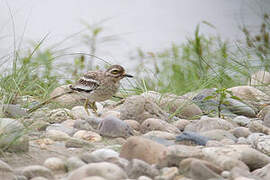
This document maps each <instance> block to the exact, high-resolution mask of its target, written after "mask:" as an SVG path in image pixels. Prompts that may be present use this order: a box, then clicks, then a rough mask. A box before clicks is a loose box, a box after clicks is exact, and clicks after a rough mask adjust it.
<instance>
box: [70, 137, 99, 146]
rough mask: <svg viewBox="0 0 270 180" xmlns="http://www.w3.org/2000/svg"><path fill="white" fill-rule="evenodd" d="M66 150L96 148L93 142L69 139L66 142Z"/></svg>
mask: <svg viewBox="0 0 270 180" xmlns="http://www.w3.org/2000/svg"><path fill="white" fill-rule="evenodd" d="M65 147H66V148H82V147H94V145H93V144H92V143H91V142H88V141H85V140H83V139H77V138H69V139H68V140H67V141H66V142H65Z"/></svg>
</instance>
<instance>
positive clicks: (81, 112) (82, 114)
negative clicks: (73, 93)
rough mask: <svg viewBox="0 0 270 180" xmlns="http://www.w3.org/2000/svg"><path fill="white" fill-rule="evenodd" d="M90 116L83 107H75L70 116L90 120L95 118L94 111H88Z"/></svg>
mask: <svg viewBox="0 0 270 180" xmlns="http://www.w3.org/2000/svg"><path fill="white" fill-rule="evenodd" d="M88 112H89V114H87V112H86V111H85V109H84V107H83V106H75V107H73V108H72V109H71V111H70V114H71V116H72V117H73V119H83V120H85V119H88V118H91V117H93V116H94V114H93V113H92V111H91V110H90V109H89V110H88Z"/></svg>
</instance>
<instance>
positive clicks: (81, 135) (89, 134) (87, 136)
mask: <svg viewBox="0 0 270 180" xmlns="http://www.w3.org/2000/svg"><path fill="white" fill-rule="evenodd" d="M73 137H74V138H77V139H82V140H85V141H88V142H92V143H93V142H99V141H101V140H102V137H101V136H100V135H99V134H98V133H96V132H93V131H86V130H79V131H77V132H76V133H75V134H74V135H73Z"/></svg>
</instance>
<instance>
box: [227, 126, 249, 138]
mask: <svg viewBox="0 0 270 180" xmlns="http://www.w3.org/2000/svg"><path fill="white" fill-rule="evenodd" d="M230 132H231V133H232V134H233V135H234V136H235V137H237V138H239V137H248V136H249V135H250V134H251V132H250V130H249V129H248V128H246V127H236V128H234V129H232V130H231V131H230Z"/></svg>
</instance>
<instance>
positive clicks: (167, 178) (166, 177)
mask: <svg viewBox="0 0 270 180" xmlns="http://www.w3.org/2000/svg"><path fill="white" fill-rule="evenodd" d="M177 176H179V173H178V169H177V167H169V168H168V167H165V168H162V169H161V174H160V175H159V176H156V177H155V180H174V179H175V178H176V177H177Z"/></svg>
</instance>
